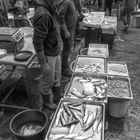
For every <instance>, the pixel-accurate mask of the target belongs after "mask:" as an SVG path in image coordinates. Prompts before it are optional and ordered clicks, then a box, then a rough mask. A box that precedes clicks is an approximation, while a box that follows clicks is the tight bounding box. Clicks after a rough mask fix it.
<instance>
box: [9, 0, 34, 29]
mask: <svg viewBox="0 0 140 140" xmlns="http://www.w3.org/2000/svg"><path fill="white" fill-rule="evenodd" d="M11 3H12V6H13V7H12V9H11V11H12V13H13V15H14V24H15V27H24V26H31V22H30V21H29V19H28V17H27V13H28V12H29V6H28V1H27V0H14V1H11Z"/></svg>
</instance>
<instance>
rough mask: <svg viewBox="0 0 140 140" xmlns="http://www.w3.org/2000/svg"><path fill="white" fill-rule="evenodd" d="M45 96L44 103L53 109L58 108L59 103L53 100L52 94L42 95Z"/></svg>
mask: <svg viewBox="0 0 140 140" xmlns="http://www.w3.org/2000/svg"><path fill="white" fill-rule="evenodd" d="M42 97H43V105H44V106H45V107H47V108H48V109H51V110H56V108H57V105H56V104H55V103H54V102H53V98H52V95H51V94H49V95H42Z"/></svg>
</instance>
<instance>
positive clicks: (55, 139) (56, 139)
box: [49, 134, 66, 140]
mask: <svg viewBox="0 0 140 140" xmlns="http://www.w3.org/2000/svg"><path fill="white" fill-rule="evenodd" d="M65 135H66V134H58V135H51V136H50V138H49V140H61V139H62V138H63V137H64V136H65Z"/></svg>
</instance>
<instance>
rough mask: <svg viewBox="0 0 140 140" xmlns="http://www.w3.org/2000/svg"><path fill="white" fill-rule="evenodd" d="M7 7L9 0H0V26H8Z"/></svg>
mask: <svg viewBox="0 0 140 140" xmlns="http://www.w3.org/2000/svg"><path fill="white" fill-rule="evenodd" d="M9 7H10V4H9V0H0V27H5V26H9V23H8V8H9Z"/></svg>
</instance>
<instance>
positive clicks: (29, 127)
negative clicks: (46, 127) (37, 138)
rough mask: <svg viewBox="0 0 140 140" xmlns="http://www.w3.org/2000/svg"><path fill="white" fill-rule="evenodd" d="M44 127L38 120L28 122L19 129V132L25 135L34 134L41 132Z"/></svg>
mask: <svg viewBox="0 0 140 140" xmlns="http://www.w3.org/2000/svg"><path fill="white" fill-rule="evenodd" d="M42 127H43V126H42V125H41V124H39V123H37V122H31V123H27V124H25V125H23V126H22V127H21V128H20V129H19V134H20V135H23V136H29V135H34V134H36V133H38V132H40V131H41V129H42Z"/></svg>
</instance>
